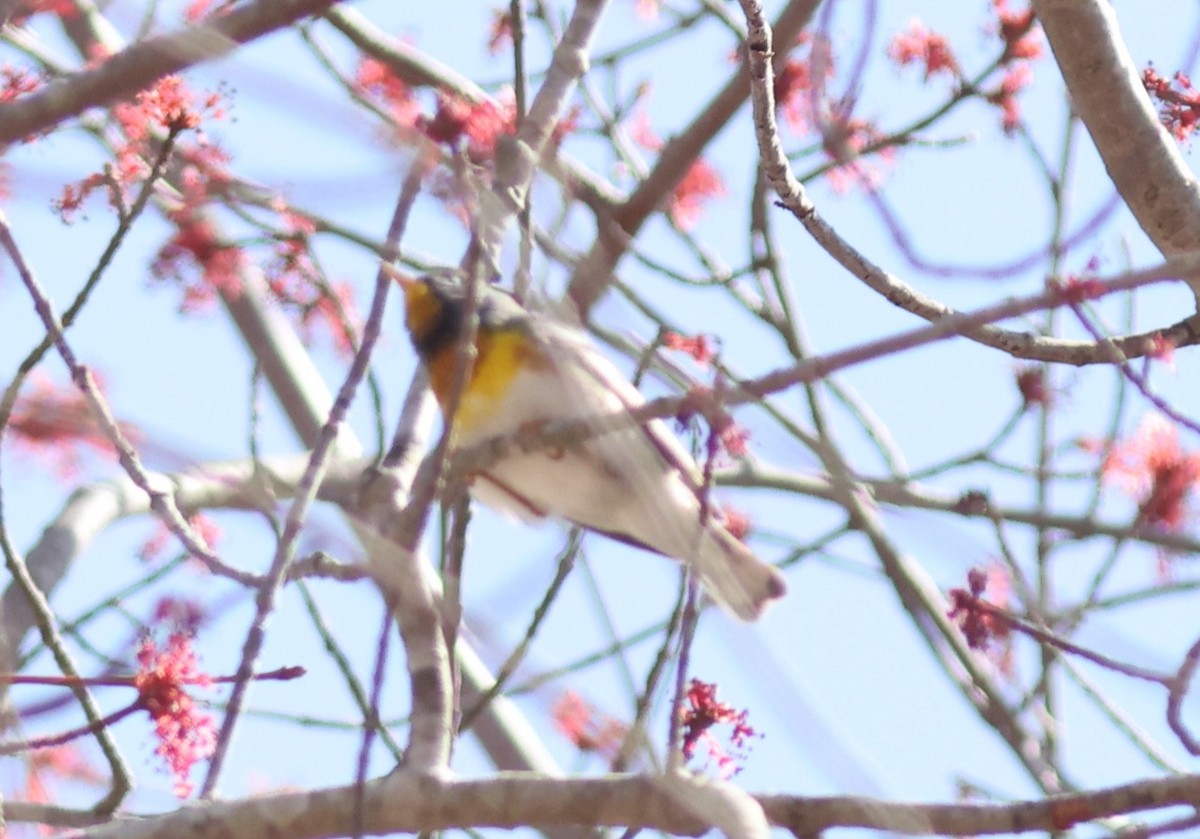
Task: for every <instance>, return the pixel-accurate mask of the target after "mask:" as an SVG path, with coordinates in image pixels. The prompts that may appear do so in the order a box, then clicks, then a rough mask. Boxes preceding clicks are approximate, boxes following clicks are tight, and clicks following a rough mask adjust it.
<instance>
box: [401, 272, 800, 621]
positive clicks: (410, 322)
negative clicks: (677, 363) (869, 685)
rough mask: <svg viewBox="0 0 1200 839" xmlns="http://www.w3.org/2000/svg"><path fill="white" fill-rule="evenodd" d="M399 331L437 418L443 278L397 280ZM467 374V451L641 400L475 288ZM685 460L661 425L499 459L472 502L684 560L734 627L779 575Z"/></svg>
mask: <svg viewBox="0 0 1200 839" xmlns="http://www.w3.org/2000/svg"><path fill="white" fill-rule="evenodd" d="M400 282H401V285H402V286H403V288H404V297H405V304H406V317H405V321H406V325H407V327H408V331H409V333H410V335H411V337H412V342H413V346H414V347H415V348H416V351H417V354H418V355H419V356H420V358H421V361H422V362H423V363H424V365H425V367H426V368H427V369H428V371H429V381H430V385H431V387H432V389H433V393H434V395H435V396H436V397H437V400H438V402H439V403H440V404H441V406H442V410H443V414H444V413H445V410H446V407H447V403H448V401H449V400H450V398H451V390H452V388H453V382H454V378H455V366H456V364H458V363H459V362H458V359H459V357H460V354H459V353H458V352H457V349H456V347H457V343H458V339H459V336H460V335H461V334H462V332H463V327H464V323H463V311H464V306H465V301H466V294H465V290H464V288H463V286H462V285H461V284H459V283H457V282H454V281H452V280H449V279H444V278H437V277H423V278H421V279H412V278H401V279H400ZM478 314H479V328H478V332H477V334H476V339H475V348H476V357H475V362H474V367H473V369H472V371H471V373H470V375H469V376H468V377H467V379H466V384H465V386H464V390H463V393H462V394H461V398H460V400H459V403H458V407H457V410H456V413H455V417H454V425H453V436H452V446H453V448H454V449H455V450H461V449H466V448H469V447H470V446H472V445H473V444H475V443H479V442H481V441H483V440H487V439H490V438H493V437H498V436H503V435H507V434H512V433H514V432H516V431H518V430H520V429H522V428H525V427H528V426H530V425H531V424H537V423H541V422H545V421H563V420H577V419H585V418H593V417H603V416H606V415H612V414H615V413H618V412H620V411H622V410H630V409H634V408H637V407H638V406H640V405H643V404H644V403H645V400H644V399H643V398H642V396H641V394H640V393H638V391H637V389H636V388H635V387H634V386H633V385H632V384H630V383H629V382H628V381H626V379H625V377H624V376H623V375H622V374H621V372H620V371H619V370H618V369H617V368H616V366H615V365H614V364H613V363H612V362H611V361H609V360H608V359H606V358H605V357H604V356H603V355H601V354H600V352H599V351H597V349H596V348H595V347H594V346H593V345H592V343H591V341H590V340H589V339H588V337H587V336H586V335H585V334H584V333H583V332H582V331H581V330H579V329H576V328H574V327H570V326H567V325H565V324H562V323H559V322H558V321H556V320H555V319H553V318H552V317H550V316H548V315H542V314H535V313H532V312H530V311H528V310H526V309H525V308H523V307H522V306H521V305H520V304H519V303H517V301H516V300H514V299H513V298H512V297H511V296H510V295H508V294H507V293H504V292H502V291H500V290H498V289H496V288H493V287H490V286H488V287H481V288H480V289H479V299H478ZM701 483H702V482H701V477H700V472H699V470H698V468H697V466H696V463H695V461H694V460H693V459H692V458H691V457H690V456H689V455H688V453H687V451H686V450H685V449H684V448H683V446H682V445H681V444H680V443H679V441H678V440H676V439H675V437H674V436H673V435H672V434H671V432H670V430H669V429H668V428H667V426H666V425H665V424H664V423H663V422H662V421H660V420H650V421H649V422H644V423H641V424H630V425H627V426H624V427H621V428H619V429H618V430H615V431H607V432H606V433H602V434H598V435H596V436H593V437H590V438H589V439H586V440H584V441H582V442H580V443H577V444H573V445H570V446H567V447H563V448H551V449H543V450H538V451H532V452H529V453H518V454H513V455H509V456H506V457H504V458H502V459H501V460H500V461H498V462H496V463H495V464H493V465H491V466H488V467H487V469H486V470H485V471H483V472H480V473H476V474H474V475H472V476H471V485H470V487H471V494H472V495H473V496H474V497H476V498H477V499H479V500H480V501H483V502H484V503H485V504H487V505H489V506H490V507H493V508H495V509H496V510H498V511H500V512H502V513H506V514H509V515H512V516H515V517H516V518H518V519H521V520H523V521H536V520H539V519H542V518H544V517H546V516H554V517H557V518H560V519H565V520H566V521H569V522H571V523H572V524H576V525H579V526H580V527H584V528H587V529H588V530H594V531H597V532H599V533H603V534H605V535H607V536H610V537H612V538H614V539H618V540H620V541H623V542H627V543H631V544H634V545H637V546H639V547H642V548H645V549H647V550H651V551H655V552H657V553H660V554H663V555H665V556H669V557H674V558H676V559H681V560H683V561H685V562H687V563H689V564H690V565H691V567H692V569H693V571H694V572H695V573H696V575H697V576H698V577H699V579H700V581H701V582H702V583H703V585H704V588H705V590H706V591H707V592H708V594H709V595H710V596H711V597H712V598H713V599H714V600H715V601H716V602H718V603H719V604H721V605H722V606H724V607H725V608H726V609H728V610H729V611H731V612H732V613H733V614H735V615H737V616H738V617H739V618H741V619H742V620H748V621H749V620H755V619H757V618H758V617H759V616H760V615H761V614H762V612H763V609H764V608H765V607H766V605H767V604H768V603H769V602H771V601H772V600H776V599H778V598H780V597H782V596H783V595H784V593H785V592H786V590H787V586H786V584H785V583H784V580H783V576H782V575H781V574H780V573H779V571H778V570H777V569H776V568H774V567H773V566H771V565H768V564H766V563H764V562H762V561H761V560H759V559H758V558H757V557H755V556H754V554H752V553H751V552H750V549H749V548H747V547H746V546H745V545H744V544H742V543H741V542H740V541H738V540H737V539H736V538H734V536H732V535H731V534H730V533H729V531H728V530H726V529H725V527H724V526H723V525H722V524H721V517H720V512H719V510H717V509H716V508H715V507H714V506H713V505H712V504H711V502H705V503H704V504H702V502H701V498H702V497H704V493H703V488H702V485H701Z"/></svg>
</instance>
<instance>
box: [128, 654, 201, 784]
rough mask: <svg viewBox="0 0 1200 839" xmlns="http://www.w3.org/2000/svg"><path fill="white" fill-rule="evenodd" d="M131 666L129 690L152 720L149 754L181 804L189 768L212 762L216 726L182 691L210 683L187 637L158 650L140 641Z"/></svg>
mask: <svg viewBox="0 0 1200 839" xmlns="http://www.w3.org/2000/svg"><path fill="white" fill-rule="evenodd" d="M137 660H138V673H137V676H136V677H134V686H135V687H136V688H137V691H138V701H139V703H140V705H141V707H142V708H144V709H145V710H146V711H147V712H148V713H149V714H150V717H151V718H152V719H153V720H154V733H155V737H156V738H157V740H158V745H157V746H156V747H155V749H154V753H155V754H157V755H158V756H159V757H161V758H162V759H163V760H164V761H165V762H166V765H167V769H168V770H169V771H170V772H171V774H173V775H174V776H175V794H176V795H178V796H179V797H180V798H186V797H187V796H188V795H190V794H191V791H192V784H191V782H190V781H189V780H188V776H189V775H190V774H191V771H192V767H193V766H194V765H195V764H196V763H198V762H200V761H202V760H207V759H208V758H209V757H211V756H212V753H213V748H214V747H215V745H216V733H217V725H216V720H215V719H214V718H213V716H212V714H208V713H204V712H202V711H200V710H199V709H198V708H197V705H196V700H195V699H194V698H193V697H192V696H191V694H189V693H188V692H187V688H188V687H210V686H211V685H212V683H213V678H212V676H210V675H208V674H207V673H204V672H202V671H201V670H200V668H199V665H198V663H197V661H196V653H195V651H194V650H193V649H192V637H191V636H190V635H188V634H186V633H182V632H176V633H173V634H172V635H171V636H170V637H169V638H168V639H167V643H166V646H164V647H163V648H162V649H159V648H158V647H157V646H156V645H155V643H154V640H153V639H151V638H146V639H144V640H143V641H142V643H141V644H140V645H139V647H138V651H137Z"/></svg>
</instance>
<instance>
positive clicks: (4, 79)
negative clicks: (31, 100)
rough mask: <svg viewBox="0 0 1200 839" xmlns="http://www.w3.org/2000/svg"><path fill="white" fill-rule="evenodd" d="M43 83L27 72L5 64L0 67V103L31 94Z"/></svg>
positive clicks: (42, 79)
mask: <svg viewBox="0 0 1200 839" xmlns="http://www.w3.org/2000/svg"><path fill="white" fill-rule="evenodd" d="M45 81H46V80H45V79H44V78H41V77H39V76H36V75H34V74H33V73H31V72H30V71H29V70H25V69H22V68H18V67H13V66H12V65H11V64H8V63H5V64H4V65H3V66H0V102H11V101H13V100H14V99H18V98H20V97H22V96H24V95H26V94H27V93H33V92H34V91H35V90H37V89H38V88H39V87H41V86H42V85H43V84H45Z"/></svg>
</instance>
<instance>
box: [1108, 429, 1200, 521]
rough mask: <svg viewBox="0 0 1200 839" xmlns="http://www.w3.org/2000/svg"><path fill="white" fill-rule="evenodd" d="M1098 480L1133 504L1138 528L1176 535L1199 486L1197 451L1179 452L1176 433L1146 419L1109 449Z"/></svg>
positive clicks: (1199, 454) (1199, 474) (1199, 461)
mask: <svg viewBox="0 0 1200 839" xmlns="http://www.w3.org/2000/svg"><path fill="white" fill-rule="evenodd" d="M1100 475H1101V477H1103V478H1105V479H1106V480H1112V481H1115V482H1116V483H1117V484H1118V486H1120V487H1121V489H1122V490H1123V491H1124V492H1126V493H1127V494H1128V495H1130V496H1131V497H1133V498H1135V499H1137V502H1138V521H1139V523H1141V524H1143V525H1146V526H1150V527H1161V528H1163V529H1164V530H1168V531H1177V530H1180V529H1182V527H1183V526H1184V524H1185V523H1186V520H1187V517H1188V505H1187V502H1188V498H1189V496H1190V495H1191V492H1192V488H1193V487H1194V486H1195V485H1196V483H1197V481H1200V452H1184V451H1183V449H1182V448H1181V447H1180V445H1179V430H1178V429H1177V428H1176V427H1175V426H1174V425H1172V424H1171V423H1170V422H1169V421H1168V420H1167V419H1166V418H1165V417H1163V416H1162V415H1161V414H1148V415H1147V416H1146V418H1145V419H1143V420H1142V422H1141V425H1139V426H1138V429H1137V431H1136V432H1134V434H1133V436H1132V437H1130V438H1128V439H1127V440H1125V441H1124V442H1120V443H1117V444H1116V445H1115V446H1113V448H1112V450H1111V451H1110V452H1109V453H1108V457H1106V458H1105V460H1104V463H1103V465H1102V466H1101V467H1100Z"/></svg>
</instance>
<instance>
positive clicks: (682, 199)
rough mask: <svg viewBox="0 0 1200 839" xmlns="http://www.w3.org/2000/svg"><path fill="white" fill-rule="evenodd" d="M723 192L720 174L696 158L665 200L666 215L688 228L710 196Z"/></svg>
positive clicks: (719, 194)
mask: <svg viewBox="0 0 1200 839" xmlns="http://www.w3.org/2000/svg"><path fill="white" fill-rule="evenodd" d="M724 194H725V184H724V183H723V182H722V181H721V176H720V174H719V173H718V172H717V170H716V169H714V168H713V167H712V166H710V165H709V164H708V162H707V161H705V160H704V158H702V157H701V158H697V159H696V161H695V162H694V163H692V166H691V168H690V169H688V170H687V174H685V175H684V176H683V180H681V181H680V182H679V185H678V186H676V187H675V190H674V192H672V193H671V197H670V199H668V201H667V215H669V216H670V217H671V220H672V221H673V222H675V224H677V225H679V227H680V228H682V229H683V230H690V229H691V228H692V227H693V226H694V225H695V224H696V221H697V220H698V219H699V218H700V213H701V212H703V210H704V204H705V202H706V201H708V199H710V198H719V197H720V196H722V195H724Z"/></svg>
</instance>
